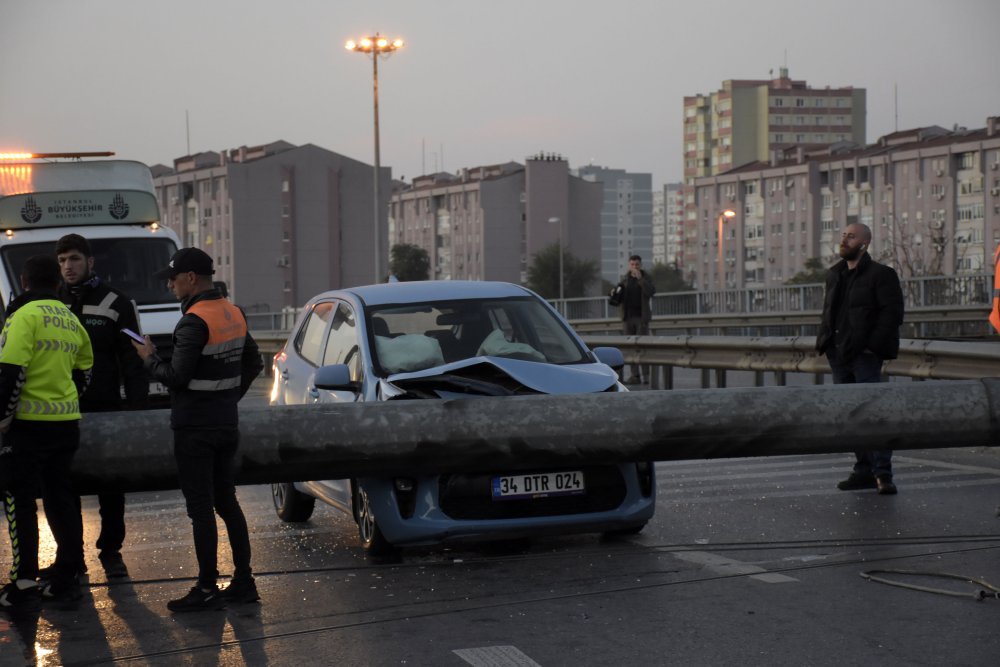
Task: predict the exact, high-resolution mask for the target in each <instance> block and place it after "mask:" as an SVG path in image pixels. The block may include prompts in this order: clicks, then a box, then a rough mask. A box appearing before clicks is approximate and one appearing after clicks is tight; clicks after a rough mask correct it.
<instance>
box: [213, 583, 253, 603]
mask: <svg viewBox="0 0 1000 667" xmlns="http://www.w3.org/2000/svg"><path fill="white" fill-rule="evenodd" d="M221 595H222V599H223V600H225V601H226V602H233V603H236V604H248V603H250V602H256V601H257V600H259V599H260V594H259V593H258V592H257V583H256V582H255V581H254V580H253V577H250V578H249V579H233V580H232V581H231V582H230V583H229V585H228V586H226V587H225V588H224V589H222V593H221Z"/></svg>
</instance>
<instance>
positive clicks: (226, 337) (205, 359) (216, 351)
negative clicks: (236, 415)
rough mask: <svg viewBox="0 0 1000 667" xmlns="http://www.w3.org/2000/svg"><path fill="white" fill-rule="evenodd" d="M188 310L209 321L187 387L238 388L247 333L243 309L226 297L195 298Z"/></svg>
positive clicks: (196, 388)
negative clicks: (205, 338)
mask: <svg viewBox="0 0 1000 667" xmlns="http://www.w3.org/2000/svg"><path fill="white" fill-rule="evenodd" d="M187 312H188V313H190V314H193V315H197V316H198V317H200V318H201V319H202V320H203V321H204V322H205V324H206V325H208V342H207V343H206V344H205V347H204V348H203V349H202V351H201V359H200V360H199V362H198V366H197V367H196V369H195V376H194V377H193V378H191V380H190V381H189V382H188V385H187V388H188V389H191V390H194V391H226V390H227V389H239V387H240V382H241V381H242V378H243V367H242V359H243V345H244V343H245V341H246V336H247V322H246V320H245V319H244V318H243V313H241V312H240V309H239V308H237V307H236V306H234V305H233V304H231V303H230V302H229V301H227V300H226V299H206V300H204V301H198V302H197V303H195V304H194V305H192V306H191V307H190V308H188V310H187Z"/></svg>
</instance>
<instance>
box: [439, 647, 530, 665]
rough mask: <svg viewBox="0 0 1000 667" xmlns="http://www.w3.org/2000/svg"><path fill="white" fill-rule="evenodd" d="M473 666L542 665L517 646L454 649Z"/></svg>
mask: <svg viewBox="0 0 1000 667" xmlns="http://www.w3.org/2000/svg"><path fill="white" fill-rule="evenodd" d="M452 653H454V654H455V655H457V656H458V657H459V658H461V659H462V660H464V661H466V662H467V663H469V664H470V665H472V666H473V667H542V666H541V665H540V664H538V663H537V662H535V661H534V660H532V659H531V658H529V657H528V656H527V655H525V654H524V653H523V652H521V651H520V650H519V649H518V648H517V647H516V646H482V647H480V648H459V649H455V650H454V651H452Z"/></svg>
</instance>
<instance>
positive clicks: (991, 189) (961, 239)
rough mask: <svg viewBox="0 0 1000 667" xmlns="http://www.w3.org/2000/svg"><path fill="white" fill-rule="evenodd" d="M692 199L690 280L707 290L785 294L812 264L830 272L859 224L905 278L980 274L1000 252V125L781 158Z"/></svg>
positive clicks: (712, 181) (782, 153) (733, 173)
mask: <svg viewBox="0 0 1000 667" xmlns="http://www.w3.org/2000/svg"><path fill="white" fill-rule="evenodd" d="M694 192H695V202H694V210H695V211H696V215H697V218H696V223H697V224H695V225H691V226H690V227H691V231H692V233H691V234H690V235H689V237H688V238H690V239H693V240H694V241H695V242H694V243H693V244H692V246H693V247H694V248H695V256H694V259H693V261H691V262H689V263H688V264H687V265H686V266H685V268H684V274H685V279H686V280H688V281H689V282H692V283H693V284H694V285H695V286H696V287H698V288H699V289H717V288H720V287H722V288H732V287H737V288H746V287H762V288H763V287H773V286H778V285H782V284H784V283H785V282H786V281H787V280H788V279H789V278H791V277H792V276H794V275H795V274H796V273H798V272H800V271H802V270H803V269H804V268H805V263H806V261H807V260H808V259H810V258H819V259H820V260H821V262H822V263H823V264H824V265H827V266H830V265H832V264H834V263H835V262H836V261H837V260H838V255H837V246H838V243H839V241H840V235H841V233H842V231H843V229H844V228H845V227H846V226H847V225H849V224H852V223H863V224H865V225H868V226H869V227H870V228H871V230H872V243H871V246H870V249H869V252H870V253H871V254H872V256H873V257H875V258H876V259H878V260H879V261H881V262H883V263H886V264H889V265H890V266H893V267H894V268H896V270H897V271H898V272H899V273H900V275H901V277H904V278H908V277H920V276H929V275H953V274H963V273H978V272H980V271H983V270H988V269H990V268H992V257H993V251H994V249H995V248H996V246H997V244H998V243H1000V118H997V117H991V118H988V119H987V121H986V127H984V128H980V129H975V130H967V129H965V128H954V129H953V130H946V129H944V128H942V127H937V126H932V127H925V128H917V129H912V130H905V131H900V132H895V133H893V134H889V135H886V136H884V137H882V138H880V139H879V140H878V141H877V142H876V143H874V144H871V145H868V146H859V145H856V144H853V143H850V142H841V143H839V144H834V145H832V146H828V147H825V148H814V149H812V150H806V149H805V148H804V147H802V146H798V147H794V148H787V149H783V150H775V151H774V152H773V155H772V156H771V159H770V160H768V161H762V162H754V163H751V164H748V165H744V166H742V167H740V168H737V169H733V170H730V171H728V172H726V173H724V174H719V175H717V176H707V177H703V178H697V179H695V181H694ZM726 210H730V211H732V212H733V213H734V214H735V215H734V216H733V217H731V218H727V217H725V216H724V215H723V213H724V212H725V211H726ZM762 294H763V292H762Z"/></svg>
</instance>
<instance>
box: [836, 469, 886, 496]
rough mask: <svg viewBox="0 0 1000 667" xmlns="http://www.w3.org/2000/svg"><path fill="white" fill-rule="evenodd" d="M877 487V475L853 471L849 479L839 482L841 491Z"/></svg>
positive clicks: (838, 485) (838, 486)
mask: <svg viewBox="0 0 1000 667" xmlns="http://www.w3.org/2000/svg"><path fill="white" fill-rule="evenodd" d="M876 487H877V484H876V482H875V475H872V474H870V473H869V474H863V473H857V472H852V473H851V475H850V477H848V478H847V479H845V480H843V481H840V482H837V488H838V489H840V490H841V491H856V490H858V489H874V488H876Z"/></svg>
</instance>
